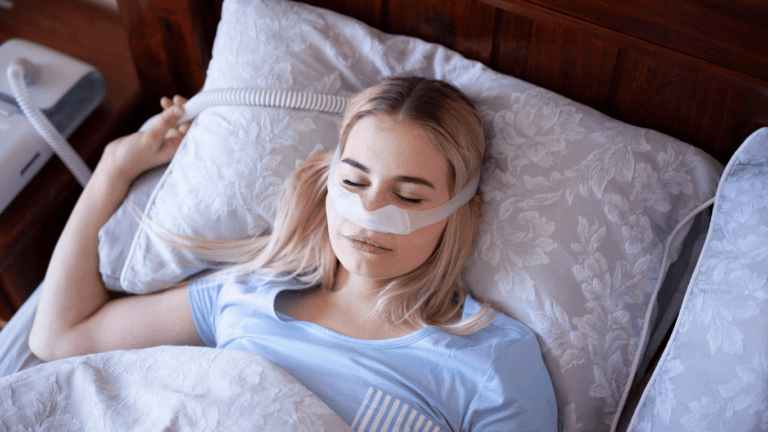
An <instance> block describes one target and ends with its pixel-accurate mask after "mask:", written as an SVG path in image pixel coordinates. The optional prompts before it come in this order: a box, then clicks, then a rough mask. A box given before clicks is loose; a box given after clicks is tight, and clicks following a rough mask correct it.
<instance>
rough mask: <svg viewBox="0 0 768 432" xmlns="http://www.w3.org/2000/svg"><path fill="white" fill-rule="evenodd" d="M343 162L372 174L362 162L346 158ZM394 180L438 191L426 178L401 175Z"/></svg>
mask: <svg viewBox="0 0 768 432" xmlns="http://www.w3.org/2000/svg"><path fill="white" fill-rule="evenodd" d="M341 162H342V163H345V164H347V165H349V166H352V167H354V168H357V169H359V170H360V171H362V172H364V173H366V174H370V173H371V172H370V170H369V169H368V167H367V166H365V165H363V164H361V163H360V162H358V161H356V160H354V159H350V158H344V159H342V160H341ZM394 180H395V181H396V182H401V183H415V184H420V185H424V186H427V187H428V188H431V189H436V188H435V185H433V184H432V183H431V182H430V181H429V180H427V179H425V178H422V177H411V176H403V175H401V176H396V177H395V178H394Z"/></svg>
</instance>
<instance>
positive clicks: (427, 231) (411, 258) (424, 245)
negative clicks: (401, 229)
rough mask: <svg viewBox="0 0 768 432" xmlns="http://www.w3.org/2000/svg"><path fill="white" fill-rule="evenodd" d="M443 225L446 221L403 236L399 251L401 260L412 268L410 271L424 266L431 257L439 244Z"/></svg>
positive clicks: (443, 228)
mask: <svg viewBox="0 0 768 432" xmlns="http://www.w3.org/2000/svg"><path fill="white" fill-rule="evenodd" d="M445 225H446V221H442V222H438V223H436V224H434V225H430V226H426V227H424V228H421V229H418V230H416V231H414V232H412V233H410V234H408V235H405V236H403V239H402V242H401V244H402V247H401V251H402V253H403V258H404V259H406V260H407V262H410V263H411V267H412V268H411V269H410V270H414V269H416V268H418V267H419V266H420V265H422V264H424V262H425V261H426V260H427V259H428V258H429V257H430V256H431V255H432V253H433V252H434V251H435V248H436V247H437V244H438V243H439V242H440V237H441V236H442V235H443V231H444V230H445Z"/></svg>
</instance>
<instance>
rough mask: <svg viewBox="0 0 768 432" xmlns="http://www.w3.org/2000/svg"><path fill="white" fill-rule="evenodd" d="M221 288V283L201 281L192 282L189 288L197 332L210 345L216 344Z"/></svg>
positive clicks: (190, 303)
mask: <svg viewBox="0 0 768 432" xmlns="http://www.w3.org/2000/svg"><path fill="white" fill-rule="evenodd" d="M221 289H222V285H220V284H212V283H211V282H206V281H201V282H195V283H192V284H190V285H189V289H188V290H187V292H188V293H189V306H190V308H191V309H192V318H193V319H194V321H195V327H197V333H198V334H199V335H200V339H202V341H203V343H204V344H205V345H206V346H209V347H215V346H216V317H217V316H218V310H217V309H218V299H219V293H220V292H221Z"/></svg>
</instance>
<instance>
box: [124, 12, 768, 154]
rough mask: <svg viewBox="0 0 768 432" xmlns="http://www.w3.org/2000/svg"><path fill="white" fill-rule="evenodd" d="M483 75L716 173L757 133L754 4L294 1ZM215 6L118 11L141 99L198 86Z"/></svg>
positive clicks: (766, 106)
mask: <svg viewBox="0 0 768 432" xmlns="http://www.w3.org/2000/svg"><path fill="white" fill-rule="evenodd" d="M306 2H307V3H311V4H313V5H316V6H321V7H325V8H327V9H331V10H335V11H337V12H341V13H344V14H346V15H349V16H352V17H355V18H357V19H360V20H361V21H364V22H365V23H367V24H369V25H371V26H373V27H376V28H379V29H381V30H383V31H385V32H389V33H397V34H405V35H409V36H416V37H419V38H422V39H424V40H428V41H431V42H437V43H440V44H443V45H445V46H447V47H449V48H451V49H454V50H456V51H458V52H460V53H462V54H463V55H464V56H466V57H468V58H471V59H474V60H478V61H481V62H483V63H484V64H486V65H488V66H490V67H491V68H493V69H495V70H497V71H499V72H502V73H505V74H509V75H513V76H516V77H518V78H521V79H523V80H526V81H528V82H531V83H534V84H537V85H539V86H542V87H544V88H547V89H550V90H553V91H555V92H557V93H560V94H562V95H564V96H567V97H569V98H571V99H573V100H576V101H578V102H581V103H584V104H586V105H589V106H591V107H593V108H595V109H597V110H599V111H601V112H604V113H605V114H608V115H610V116H612V117H614V118H617V119H620V120H623V121H625V122H627V123H630V124H633V125H637V126H642V127H648V128H652V129H655V130H658V131H660V132H664V133H666V134H669V135H671V136H674V137H676V138H678V139H680V140H683V141H685V142H688V143H691V144H693V145H696V146H697V147H699V148H702V149H704V150H705V151H707V152H708V153H709V154H711V155H713V156H714V157H715V158H717V159H718V160H719V161H720V162H722V163H726V162H727V160H728V158H729V157H730V155H732V154H733V152H734V151H735V150H736V148H738V146H739V144H740V143H741V142H742V141H743V140H744V138H746V137H747V136H748V135H749V134H750V133H751V132H753V131H754V130H756V129H758V128H760V127H762V126H768V42H766V41H768V3H765V2H764V1H763V0H420V1H413V0H306ZM221 4H222V0H119V6H120V11H121V15H122V19H123V23H124V25H125V27H126V30H127V32H128V36H129V39H130V43H131V49H132V51H133V55H134V60H135V63H136V67H137V71H138V73H139V78H140V80H141V83H142V88H143V93H144V96H145V97H146V98H148V99H149V100H151V101H152V102H153V103H156V101H157V100H158V99H159V98H160V96H162V95H171V94H174V93H179V94H182V95H185V96H191V95H193V94H194V93H195V92H197V91H198V90H199V89H200V88H201V87H202V84H203V82H204V80H205V70H206V68H207V64H208V61H209V60H210V55H211V54H210V53H211V47H212V45H213V38H214V36H215V31H216V24H217V22H218V19H219V17H220V13H221Z"/></svg>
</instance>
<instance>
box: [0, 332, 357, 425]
mask: <svg viewBox="0 0 768 432" xmlns="http://www.w3.org/2000/svg"><path fill="white" fill-rule="evenodd" d="M32 430H34V431H38V430H39V431H43V430H45V431H49V430H50V431H91V430H93V431H102V430H103V431H121V430H131V431H145V432H146V431H175V430H180V431H221V430H225V431H245V430H248V431H255V430H258V431H262V430H263V431H302V432H310V431H333V432H337V431H338V432H343V431H351V429H350V428H349V426H347V424H346V423H344V421H342V420H341V418H339V417H338V416H337V415H336V414H335V413H334V412H333V411H331V409H330V408H328V406H326V405H325V404H324V403H323V402H322V401H321V400H320V399H319V398H318V397H317V396H315V395H314V394H312V393H311V392H310V391H309V390H307V389H306V388H305V387H304V386H302V385H301V384H299V383H298V382H297V381H296V380H295V379H293V378H292V377H291V376H290V375H288V374H287V373H286V372H284V371H283V370H282V369H280V368H278V367H277V366H275V365H273V364H272V363H270V362H268V361H267V360H265V359H264V358H262V357H261V356H258V355H256V354H252V353H247V352H242V351H235V350H218V349H213V348H200V347H169V346H164V347H157V348H149V349H144V350H131V351H112V352H107V353H102V354H92V355H88V356H81V357H74V358H70V359H65V360H59V361H55V362H51V363H46V364H42V365H40V366H36V367H33V368H30V369H26V370H24V371H22V372H19V373H17V374H14V375H9V376H7V377H3V378H0V432H10V431H14V432H17V431H18V432H21V431H32Z"/></svg>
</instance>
